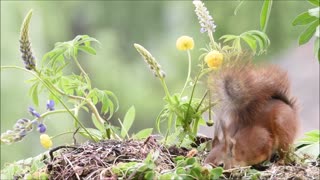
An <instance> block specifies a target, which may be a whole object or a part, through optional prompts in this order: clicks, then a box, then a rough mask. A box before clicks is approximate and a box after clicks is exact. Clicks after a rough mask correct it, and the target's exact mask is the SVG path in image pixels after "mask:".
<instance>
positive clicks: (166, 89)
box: [160, 78, 171, 103]
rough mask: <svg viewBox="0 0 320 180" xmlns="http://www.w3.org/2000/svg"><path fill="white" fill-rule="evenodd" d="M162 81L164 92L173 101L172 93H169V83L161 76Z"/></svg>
mask: <svg viewBox="0 0 320 180" xmlns="http://www.w3.org/2000/svg"><path fill="white" fill-rule="evenodd" d="M160 82H161V85H162V87H163V90H164V93H165V95H166V97H167V99H168V101H169V102H170V103H171V95H170V93H169V90H168V87H167V84H166V82H165V81H164V78H160Z"/></svg>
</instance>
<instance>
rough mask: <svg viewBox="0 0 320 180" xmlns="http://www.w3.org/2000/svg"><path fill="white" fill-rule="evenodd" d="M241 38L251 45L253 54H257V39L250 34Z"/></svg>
mask: <svg viewBox="0 0 320 180" xmlns="http://www.w3.org/2000/svg"><path fill="white" fill-rule="evenodd" d="M241 38H242V39H243V40H244V41H245V42H246V43H247V44H248V45H249V47H250V48H251V50H252V51H253V53H254V54H255V53H256V51H257V43H256V39H255V38H254V37H253V36H251V35H250V34H246V35H245V36H241Z"/></svg>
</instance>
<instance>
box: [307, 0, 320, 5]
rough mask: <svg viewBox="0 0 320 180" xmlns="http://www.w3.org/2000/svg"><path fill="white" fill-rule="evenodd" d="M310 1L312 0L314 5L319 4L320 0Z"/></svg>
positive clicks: (309, 0)
mask: <svg viewBox="0 0 320 180" xmlns="http://www.w3.org/2000/svg"><path fill="white" fill-rule="evenodd" d="M308 2H310V3H311V4H313V5H316V6H319V4H320V1H319V0H308Z"/></svg>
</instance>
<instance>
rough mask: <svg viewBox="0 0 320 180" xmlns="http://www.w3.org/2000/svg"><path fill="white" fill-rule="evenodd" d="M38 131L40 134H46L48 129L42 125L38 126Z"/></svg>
mask: <svg viewBox="0 0 320 180" xmlns="http://www.w3.org/2000/svg"><path fill="white" fill-rule="evenodd" d="M37 130H38V131H39V132H40V133H45V132H46V130H47V127H46V126H45V125H44V124H42V123H40V124H39V125H38V128H37Z"/></svg>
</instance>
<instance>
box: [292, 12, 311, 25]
mask: <svg viewBox="0 0 320 180" xmlns="http://www.w3.org/2000/svg"><path fill="white" fill-rule="evenodd" d="M315 20H317V18H316V17H314V16H311V15H310V14H309V12H304V13H302V14H299V15H298V16H297V17H296V18H295V19H294V20H293V22H292V25H293V26H297V25H306V24H309V23H311V22H313V21H315Z"/></svg>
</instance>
